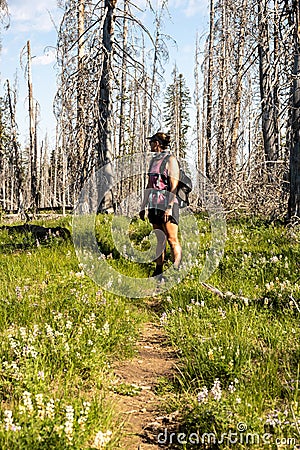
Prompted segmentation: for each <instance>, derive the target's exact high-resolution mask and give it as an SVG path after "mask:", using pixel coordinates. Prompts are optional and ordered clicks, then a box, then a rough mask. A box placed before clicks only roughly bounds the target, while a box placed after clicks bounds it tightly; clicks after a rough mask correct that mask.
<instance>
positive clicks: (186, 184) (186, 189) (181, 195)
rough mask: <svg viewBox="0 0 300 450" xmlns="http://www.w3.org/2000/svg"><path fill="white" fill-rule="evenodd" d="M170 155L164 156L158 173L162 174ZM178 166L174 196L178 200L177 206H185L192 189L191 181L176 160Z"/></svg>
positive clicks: (187, 204) (187, 203)
mask: <svg viewBox="0 0 300 450" xmlns="http://www.w3.org/2000/svg"><path fill="white" fill-rule="evenodd" d="M170 156H171V155H167V156H165V157H164V159H163V161H162V163H161V166H160V173H161V174H162V173H163V172H164V170H165V167H166V164H167V162H168V160H169V158H170ZM177 163H178V166H179V180H178V186H177V191H176V197H177V200H178V205H179V208H186V207H187V206H189V204H190V202H189V194H190V192H191V191H192V189H193V183H192V180H191V178H190V177H189V176H188V175H187V174H186V173H185V171H184V169H183V168H182V167H181V164H180V163H179V161H177Z"/></svg>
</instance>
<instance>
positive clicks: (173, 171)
mask: <svg viewBox="0 0 300 450" xmlns="http://www.w3.org/2000/svg"><path fill="white" fill-rule="evenodd" d="M166 167H167V169H168V176H169V183H170V193H171V195H170V197H169V205H168V208H167V209H166V211H165V222H167V221H168V218H169V216H170V215H171V212H172V208H173V205H174V201H175V199H176V191H177V186H178V182H179V165H178V162H177V159H176V158H175V157H174V156H170V158H169V160H168V162H167V166H166Z"/></svg>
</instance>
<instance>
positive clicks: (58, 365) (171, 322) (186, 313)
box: [0, 216, 300, 450]
mask: <svg viewBox="0 0 300 450" xmlns="http://www.w3.org/2000/svg"><path fill="white" fill-rule="evenodd" d="M110 220H111V218H110V217H109V216H99V218H98V221H97V227H96V235H97V238H98V240H99V242H100V244H99V245H100V248H101V249H102V251H103V253H105V255H106V257H107V261H109V262H110V264H112V265H113V266H114V267H115V269H117V270H120V272H122V273H125V274H127V275H130V276H132V277H133V276H136V277H147V276H149V273H150V270H151V269H153V264H152V265H151V264H137V263H130V262H129V261H127V260H126V258H124V257H121V256H120V255H119V254H118V252H116V251H115V249H114V245H113V242H112V239H110V234H109V229H110ZM37 223H39V224H41V225H44V226H47V227H50V226H57V225H60V226H64V227H67V228H69V229H70V230H71V219H70V218H61V219H58V220H56V221H49V220H48V221H46V220H44V221H41V220H40V221H39V222H37ZM198 223H199V231H200V233H199V238H200V241H201V251H202V252H203V255H204V254H205V252H207V251H208V249H209V247H210V233H209V223H208V221H207V220H206V219H205V218H203V217H199V218H198ZM150 230H151V227H150V225H149V224H148V223H147V222H146V223H144V222H141V221H140V220H136V221H134V223H133V224H132V230H131V238H132V239H133V241H134V245H136V246H138V245H140V246H141V248H143V246H144V248H147V242H146V240H145V236H146V235H147V233H149V231H150ZM199 259H200V260H201V256H200V257H199ZM202 259H203V258H202ZM0 264H1V285H0V335H1V339H0V342H1V360H0V361H1V367H0V395H1V411H0V448H1V449H3V450H17V449H18V450H19V449H20V450H21V449H30V450H35V449H39V450H40V449H55V450H60V449H61V450H63V449H66V448H71V449H78V450H79V449H89V448H90V449H92V448H96V449H97V448H98V449H102V448H107V449H116V448H119V442H120V438H121V436H122V423H121V421H120V419H119V417H118V414H117V411H115V410H114V405H112V404H111V403H110V402H109V400H108V397H109V396H108V393H109V391H113V390H114V389H115V385H114V377H113V374H112V369H111V363H112V362H113V361H114V360H119V359H125V358H130V357H131V356H132V355H134V352H135V342H136V339H137V337H138V335H139V329H140V327H141V325H142V324H143V322H146V321H149V320H155V321H157V323H160V324H161V326H162V327H164V329H165V331H166V333H167V336H168V339H169V341H170V343H172V345H173V347H174V349H175V350H176V352H177V355H178V358H179V362H178V371H177V374H176V376H175V377H174V379H172V380H163V379H162V380H159V385H158V388H157V392H158V394H159V395H160V396H161V398H162V405H163V407H164V408H166V409H167V411H168V412H170V413H172V412H174V411H176V412H177V414H178V417H179V422H180V425H179V428H178V430H177V432H176V433H175V434H174V435H172V436H171V435H170V436H169V433H171V431H172V430H171V428H170V430H168V429H167V430H166V431H165V436H164V440H165V447H166V446H167V444H170V448H182V449H194V448H195V449H196V448H207V449H209V448H211V449H218V448H220V449H221V448H222V449H230V448H238V449H246V448H249V447H251V448H257V449H261V448H270V449H273V448H274V449H277V448H291V449H294V448H299V447H297V445H298V446H299V445H300V404H299V400H300V399H299V370H300V367H299V361H300V346H299V340H300V328H299V316H300V271H299V264H300V230H299V228H292V227H284V226H282V225H278V224H273V223H267V222H264V221H262V220H261V221H259V220H254V219H243V220H242V219H241V220H239V221H236V220H231V221H230V220H229V221H228V222H227V242H226V246H225V253H224V257H223V259H222V260H221V263H220V264H219V267H218V269H217V270H216V271H215V272H214V274H213V275H212V276H211V278H210V279H209V280H207V282H208V283H209V284H210V285H212V286H214V287H216V288H218V289H219V290H220V291H221V292H222V293H223V294H224V295H223V296H220V295H217V294H216V293H213V292H212V291H210V290H208V289H207V288H206V287H205V286H203V285H202V283H201V282H200V281H199V274H200V269H198V268H193V269H192V270H191V271H190V273H189V274H188V276H187V277H186V278H185V279H184V280H183V281H182V282H181V283H180V284H178V285H176V287H174V288H173V289H172V290H170V291H169V292H168V293H166V294H165V295H162V296H161V297H160V298H159V301H160V312H159V313H157V312H154V311H151V310H149V308H148V307H147V302H146V299H145V300H144V299H138V300H137V299H130V298H126V297H118V296H116V295H113V294H111V293H109V292H106V291H104V290H103V288H101V286H97V285H96V284H95V283H94V282H93V281H92V280H90V278H88V277H87V276H86V275H85V273H84V272H83V270H82V267H81V266H80V265H79V264H78V260H77V258H76V255H75V251H74V248H73V245H72V242H71V240H65V239H62V238H61V237H60V236H57V235H52V236H49V237H48V238H47V239H46V240H43V241H41V242H39V241H38V240H36V238H35V237H34V236H32V235H31V234H30V233H12V232H11V230H9V229H7V228H6V229H1V230H0ZM210 434H211V435H210ZM162 445H163V444H162Z"/></svg>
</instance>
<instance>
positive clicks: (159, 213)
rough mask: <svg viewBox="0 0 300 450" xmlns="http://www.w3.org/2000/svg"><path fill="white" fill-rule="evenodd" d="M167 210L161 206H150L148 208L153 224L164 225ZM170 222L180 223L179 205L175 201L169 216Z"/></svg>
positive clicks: (149, 217)
mask: <svg viewBox="0 0 300 450" xmlns="http://www.w3.org/2000/svg"><path fill="white" fill-rule="evenodd" d="M164 214H165V211H164V210H163V209H160V208H150V209H148V219H149V222H150V223H152V225H162V224H163V223H164ZM169 222H172V223H175V224H176V225H178V224H179V206H178V204H177V203H174V205H173V208H172V212H171V215H170V216H169Z"/></svg>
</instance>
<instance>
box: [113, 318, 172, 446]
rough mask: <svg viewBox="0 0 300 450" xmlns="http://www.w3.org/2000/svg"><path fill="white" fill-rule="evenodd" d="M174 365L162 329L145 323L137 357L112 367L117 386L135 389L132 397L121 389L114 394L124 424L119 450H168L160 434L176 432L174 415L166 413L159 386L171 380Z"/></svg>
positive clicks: (155, 324)
mask: <svg viewBox="0 0 300 450" xmlns="http://www.w3.org/2000/svg"><path fill="white" fill-rule="evenodd" d="M176 363H177V358H176V355H175V352H174V350H173V349H172V347H170V345H169V344H168V342H167V338H166V335H165V332H164V329H163V327H162V326H161V325H159V324H157V323H154V322H148V323H146V324H144V326H143V329H142V331H141V335H140V338H139V339H138V342H137V353H136V356H135V357H134V358H133V359H131V360H126V361H119V362H117V363H115V364H114V366H113V369H114V374H115V376H116V380H117V381H116V382H117V385H119V386H127V387H128V386H131V387H133V388H135V389H136V391H135V392H136V393H135V394H134V395H128V394H127V395H126V392H123V393H122V392H121V390H120V389H117V392H114V393H113V399H112V400H113V403H114V404H115V407H116V410H117V412H118V413H119V414H120V416H121V419H122V421H124V431H125V433H124V437H123V439H122V440H121V442H120V448H122V450H125V449H126V450H127V449H128V450H148V449H149V450H150V449H151V450H155V449H161V448H167V446H166V444H163V443H162V441H163V437H162V438H161V440H160V442H161V443H160V442H159V434H160V433H164V432H165V429H167V430H168V432H169V431H170V429H175V428H176V425H177V424H176V413H175V414H174V413H173V414H169V415H168V414H167V413H166V411H165V409H164V404H163V403H164V402H163V398H162V396H161V394H160V392H159V385H160V383H164V382H165V381H166V380H171V379H172V378H173V377H174V375H175V373H176ZM124 390H125V391H126V389H124Z"/></svg>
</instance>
